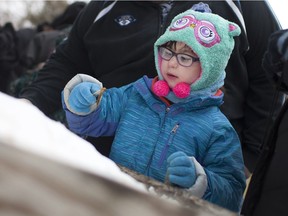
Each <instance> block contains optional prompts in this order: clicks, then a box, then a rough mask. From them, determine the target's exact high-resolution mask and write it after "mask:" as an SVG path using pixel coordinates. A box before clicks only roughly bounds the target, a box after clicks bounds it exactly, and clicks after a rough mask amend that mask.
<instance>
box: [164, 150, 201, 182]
mask: <svg viewBox="0 0 288 216" xmlns="http://www.w3.org/2000/svg"><path fill="white" fill-rule="evenodd" d="M167 164H168V169H167V173H168V176H169V182H171V183H172V184H175V185H179V186H180V187H183V188H190V187H192V185H193V184H194V183H195V181H196V172H195V165H194V162H193V161H192V160H191V159H190V158H189V157H188V156H187V155H186V154H185V153H184V152H182V151H178V152H175V153H173V154H171V155H170V156H169V157H168V158H167Z"/></svg>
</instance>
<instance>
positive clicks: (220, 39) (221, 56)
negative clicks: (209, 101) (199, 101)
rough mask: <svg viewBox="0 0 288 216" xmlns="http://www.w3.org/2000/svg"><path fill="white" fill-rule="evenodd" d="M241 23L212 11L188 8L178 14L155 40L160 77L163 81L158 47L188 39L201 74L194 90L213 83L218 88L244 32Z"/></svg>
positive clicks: (207, 86) (187, 42)
mask: <svg viewBox="0 0 288 216" xmlns="http://www.w3.org/2000/svg"><path fill="white" fill-rule="evenodd" d="M240 33H241V30H240V28H239V26H238V25H237V24H235V23H233V22H230V21H228V20H225V19H224V18H222V17H220V16H218V15H216V14H212V13H202V12H197V11H194V10H191V9H190V10H187V11H186V12H184V13H181V14H179V15H177V16H176V17H175V18H174V19H173V20H172V22H171V24H170V26H169V27H168V28H167V30H166V32H165V33H164V34H163V35H162V36H161V37H160V38H159V39H158V40H157V41H156V42H155V45H154V54H155V63H156V64H155V65H156V69H157V73H158V77H159V79H160V80H163V77H162V74H161V70H160V64H161V61H162V59H161V57H160V56H159V54H158V47H159V46H161V45H164V44H165V43H167V42H169V41H179V42H184V43H185V44H186V45H188V46H189V47H190V48H191V49H192V50H193V51H194V52H195V53H196V54H197V55H198V57H199V59H200V63H201V70H202V71H201V75H200V78H199V79H198V80H196V81H195V82H194V83H192V84H191V92H192V91H199V90H200V91H201V90H205V89H207V88H209V89H210V90H211V87H212V86H213V90H214V91H215V90H217V89H218V88H220V87H221V86H222V85H223V84H224V78H225V71H224V70H225V68H226V66H227V63H228V60H229V58H230V55H231V53H232V50H233V48H234V39H233V37H234V36H238V35H240Z"/></svg>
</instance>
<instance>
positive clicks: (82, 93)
mask: <svg viewBox="0 0 288 216" xmlns="http://www.w3.org/2000/svg"><path fill="white" fill-rule="evenodd" d="M99 90H100V86H99V85H98V84H95V83H92V82H82V83H80V84H78V85H76V86H75V87H74V88H73V89H72V91H71V93H70V96H69V98H68V103H69V105H70V109H72V111H73V112H76V113H77V112H78V113H89V111H90V106H91V105H93V104H95V103H96V97H97V96H94V95H93V94H94V93H95V92H97V91H99Z"/></svg>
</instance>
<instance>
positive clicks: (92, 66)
mask: <svg viewBox="0 0 288 216" xmlns="http://www.w3.org/2000/svg"><path fill="white" fill-rule="evenodd" d="M231 2H232V1H230V3H231ZM233 2H234V1H233ZM233 2H232V3H233ZM197 3H198V1H174V3H173V4H172V5H171V9H170V11H167V10H166V9H165V15H166V14H167V15H166V16H162V8H161V5H159V3H156V2H152V1H151V2H148V1H145V2H141V1H140V2H139V1H118V2H117V3H116V4H114V5H113V7H109V6H111V5H112V4H113V3H112V2H107V1H106V3H105V5H104V3H103V1H91V2H90V3H89V4H88V6H87V7H86V8H85V9H84V10H83V12H82V13H81V14H80V16H79V17H78V18H77V20H76V22H75V23H74V25H73V29H72V30H71V32H70V35H69V38H68V39H67V40H66V41H65V42H63V43H61V44H60V45H59V46H58V47H57V50H56V52H55V53H54V54H53V55H52V56H51V58H50V59H49V61H48V63H47V64H46V66H45V67H44V68H43V69H42V70H41V72H40V73H39V76H38V78H37V80H36V81H35V82H34V83H33V84H32V85H29V87H27V88H26V89H25V90H24V91H23V92H22V93H21V95H20V97H22V98H27V99H29V100H30V101H31V102H32V103H33V104H35V105H36V106H37V107H38V108H39V109H40V110H42V111H43V112H44V113H46V114H47V115H48V114H51V113H53V112H55V111H56V110H57V109H61V98H60V95H61V94H60V92H61V91H62V90H63V88H64V86H65V84H66V83H67V82H68V81H69V80H70V79H72V77H74V76H75V75H76V74H77V73H85V74H88V75H91V76H93V77H96V78H97V79H99V80H101V82H103V84H104V86H105V87H106V88H110V87H117V86H123V85H125V84H128V83H131V82H133V81H135V80H137V79H139V78H140V77H142V76H143V75H144V74H146V75H147V76H148V77H154V76H155V75H156V74H157V73H156V70H155V65H154V58H153V49H152V48H153V44H154V43H155V41H156V39H158V37H159V35H161V34H162V33H163V32H164V30H166V28H167V25H168V24H170V23H171V20H172V18H174V17H175V16H176V15H177V14H179V13H181V12H184V11H186V10H187V9H189V8H191V7H193V6H194V5H195V4H197ZM205 3H207V4H208V5H209V8H210V9H211V10H212V12H213V13H216V14H219V15H220V16H222V17H223V18H225V19H227V20H229V21H231V22H234V23H237V24H238V25H239V26H240V27H241V30H242V34H241V35H240V36H239V37H236V38H235V48H234V50H233V52H232V55H231V58H230V60H229V62H228V65H227V68H226V79H225V89H226V93H225V96H224V101H225V103H224V104H223V105H222V106H221V109H222V111H223V112H224V114H225V115H226V116H227V117H228V119H229V120H230V122H232V124H233V126H235V128H236V129H237V131H238V134H239V136H240V138H241V141H242V146H243V150H244V156H249V155H252V156H251V161H250V160H247V161H246V165H247V166H248V167H249V168H250V169H252V168H253V165H254V162H255V160H256V158H257V157H256V156H257V154H258V152H259V147H260V145H261V142H262V139H263V134H264V133H265V128H264V127H263V125H265V122H266V119H267V116H268V115H269V111H270V106H269V105H270V104H271V103H272V101H273V97H274V88H273V87H272V86H271V84H270V83H269V81H268V79H267V78H266V76H265V73H264V71H263V69H262V68H261V66H260V65H261V60H262V57H263V53H264V51H265V50H266V44H267V41H268V37H269V36H270V34H271V33H272V32H274V31H276V30H278V29H279V25H278V23H277V22H276V20H275V18H274V17H273V13H272V12H271V11H270V9H269V7H268V6H267V4H266V2H265V1H252V2H251V1H241V9H242V12H243V13H242V14H243V17H244V20H245V27H246V30H247V35H246V33H245V29H244V25H242V24H241V22H240V20H241V18H242V17H241V10H240V11H238V12H239V13H235V12H234V10H233V8H232V7H230V4H228V3H227V2H226V1H217V2H216V1H205ZM108 7H109V8H108ZM104 8H106V9H107V10H102V9H104ZM234 9H235V8H234ZM236 9H237V7H236ZM100 11H103V12H104V11H106V12H107V13H106V14H105V13H104V14H103V13H101V15H103V16H98V14H99V12H100ZM236 12H237V11H236ZM163 14H164V12H163ZM237 14H238V15H240V16H239V17H238V16H237ZM96 17H97V19H96ZM95 20H96V21H95ZM94 21H95V22H94ZM248 45H249V47H250V49H249V50H248ZM247 50H248V51H247ZM277 102H278V105H279V103H281V102H282V101H281V100H277ZM278 107H279V106H278ZM278 110H279V109H278ZM88 140H90V141H91V138H88ZM91 142H93V144H94V145H95V146H96V147H97V149H98V150H99V151H102V153H103V152H104V153H105V154H107V151H109V149H108V147H110V146H111V142H112V138H111V137H104V138H99V139H95V140H93V141H91ZM246 153H247V154H246ZM255 155H256V156H255ZM247 158H248V157H247ZM248 159H249V158H248Z"/></svg>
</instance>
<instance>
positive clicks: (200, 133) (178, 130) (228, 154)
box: [63, 75, 245, 211]
mask: <svg viewBox="0 0 288 216" xmlns="http://www.w3.org/2000/svg"><path fill="white" fill-rule="evenodd" d="M78 76H80V77H81V75H78ZM75 80H78V81H79V80H82V79H81V78H80V79H79V78H77V79H74V80H73V82H74V81H75ZM80 82H81V81H80ZM80 82H78V83H73V84H71V82H70V83H68V84H67V86H66V88H65V90H64V95H65V92H71V90H72V91H73V89H67V88H68V87H69V86H76V85H77V84H79V83H80ZM95 82H98V81H96V80H95ZM151 86H152V80H151V79H148V78H147V77H144V78H141V79H139V80H138V81H136V82H135V83H132V84H129V85H126V86H123V87H121V88H110V89H107V90H106V91H105V92H104V93H103V95H102V97H101V103H99V105H98V107H96V109H95V111H94V112H92V113H90V114H88V115H84V116H83V115H82V116H80V115H75V114H73V113H72V112H70V111H71V110H70V111H69V110H68V109H67V106H66V105H67V104H69V103H68V98H69V94H66V95H65V96H64V97H63V107H64V109H65V112H66V116H67V121H68V124H69V128H70V129H71V130H72V131H74V132H75V133H77V134H79V135H81V136H95V137H98V136H109V135H115V139H114V141H113V145H112V149H111V153H110V156H109V157H110V158H111V159H112V160H113V161H115V162H116V163H118V164H121V165H123V166H125V167H128V168H130V169H132V170H135V171H137V172H139V173H142V174H144V175H147V176H149V177H152V178H154V179H157V180H159V181H162V182H163V181H165V177H166V172H167V166H168V164H167V158H168V157H169V156H170V155H171V154H172V153H174V152H178V151H182V152H184V153H185V154H186V155H188V156H189V157H191V156H194V157H195V159H196V163H194V165H195V167H196V166H197V167H198V170H197V169H195V172H196V176H197V178H198V177H199V176H198V175H200V173H201V172H202V173H203V169H204V173H205V175H206V176H207V177H206V178H204V179H203V174H202V176H201V175H200V177H201V178H202V180H201V181H199V180H198V181H197V179H196V182H197V185H196V186H195V185H193V186H195V187H193V186H192V188H189V189H188V190H191V193H192V194H193V195H195V194H197V195H198V196H199V197H202V198H203V199H206V200H208V201H210V202H212V203H215V204H218V205H220V206H222V207H225V208H228V209H230V210H233V211H238V210H239V208H240V204H241V200H242V193H243V191H244V189H245V176H244V172H243V171H244V167H243V160H242V152H241V146H240V143H239V139H238V137H237V134H236V132H235V130H234V129H233V127H232V126H231V124H230V123H229V121H228V120H227V118H226V117H225V116H224V115H223V114H222V113H221V112H220V110H219V106H220V105H221V104H222V99H223V94H221V95H219V96H215V95H214V96H211V95H203V96H201V97H200V96H199V97H189V98H188V99H186V102H185V103H176V104H172V105H171V106H168V104H167V103H165V102H164V101H162V100H161V99H160V98H158V97H157V96H155V95H154V94H153V93H152V91H151ZM196 164H198V165H196ZM199 165H200V166H199ZM190 173H191V172H190ZM192 181H193V178H192ZM190 184H191V182H190V183H187V185H190ZM195 184H196V183H195Z"/></svg>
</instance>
